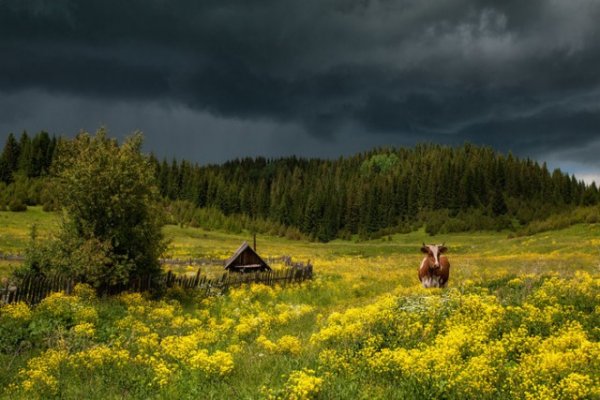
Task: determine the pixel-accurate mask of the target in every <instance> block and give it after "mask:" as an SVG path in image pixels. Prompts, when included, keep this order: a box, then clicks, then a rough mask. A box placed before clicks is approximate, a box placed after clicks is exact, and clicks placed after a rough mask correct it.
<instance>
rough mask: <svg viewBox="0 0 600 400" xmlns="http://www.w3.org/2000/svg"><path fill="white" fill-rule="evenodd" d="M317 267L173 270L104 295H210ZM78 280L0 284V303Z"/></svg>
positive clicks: (303, 274) (290, 279) (281, 281)
mask: <svg viewBox="0 0 600 400" xmlns="http://www.w3.org/2000/svg"><path fill="white" fill-rule="evenodd" d="M312 277H313V267H312V265H311V264H310V263H307V264H306V265H304V264H300V263H296V264H293V265H292V266H290V267H288V268H285V269H281V270H276V271H266V272H257V273H246V274H240V273H229V272H226V273H224V274H223V275H222V276H220V277H218V278H210V279H209V278H208V277H207V276H206V275H201V273H200V270H198V273H197V274H196V275H192V276H190V275H177V274H174V273H173V272H171V271H169V272H167V273H166V274H163V275H162V276H160V277H158V278H154V279H153V278H150V277H138V278H134V279H132V280H131V281H129V282H128V283H126V284H121V285H115V286H111V287H109V288H105V289H103V290H102V293H104V294H116V293H120V292H124V291H130V292H146V291H159V290H163V289H165V288H172V287H181V288H184V289H188V290H198V291H199V292H200V295H203V296H210V295H214V294H219V293H225V292H227V290H228V289H229V288H231V287H237V286H241V285H243V284H247V283H262V284H265V285H271V286H272V285H288V284H291V283H296V282H302V281H305V280H307V279H312ZM77 283H78V281H77V279H75V278H73V277H67V276H63V275H53V276H42V275H33V274H32V275H27V276H26V277H25V278H23V279H22V280H21V281H20V282H19V283H18V284H13V283H10V282H5V283H4V284H3V285H2V286H1V287H0V303H15V302H19V301H23V302H25V303H28V304H36V303H39V302H40V301H41V300H42V299H43V298H44V297H46V296H48V295H49V294H50V293H53V292H60V291H64V292H65V293H67V294H71V293H72V292H73V288H74V287H75V285H76V284H77Z"/></svg>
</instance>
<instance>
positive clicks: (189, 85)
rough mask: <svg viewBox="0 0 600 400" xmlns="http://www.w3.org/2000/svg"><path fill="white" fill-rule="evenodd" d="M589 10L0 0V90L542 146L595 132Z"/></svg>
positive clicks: (536, 3) (576, 4)
mask: <svg viewBox="0 0 600 400" xmlns="http://www.w3.org/2000/svg"><path fill="white" fill-rule="evenodd" d="M599 20H600V3H599V2H597V1H594V0H549V1H546V0H544V1H542V0H529V1H522V0H518V1H517V0H506V1H499V0H497V1H491V0H443V1H442V0H438V1H417V0H379V1H369V0H305V1H292V0H260V1H246V0H239V1H224V0H220V1H200V2H199V1H192V0H188V1H186V0H168V1H167V0H144V1H141V0H137V1H127V2H123V1H120V0H119V1H116V0H104V1H98V0H89V1H75V0H54V1H45V0H31V1H26V2H24V1H20V0H0V55H1V59H2V60H1V61H0V92H4V93H9V94H10V93H20V92H23V91H27V90H30V91H41V92H48V93H56V94H61V95H67V96H71V97H80V98H86V99H104V100H105V101H122V100H130V101H139V102H153V104H158V103H156V102H160V101H165V100H166V101H169V102H171V103H175V104H181V105H182V106H185V107H189V108H191V109H193V110H197V112H199V113H208V114H210V115H213V116H215V117H217V118H219V119H221V120H223V121H225V120H227V119H231V120H236V121H239V120H247V121H254V122H253V123H256V121H259V122H260V123H263V122H265V121H266V122H267V123H274V124H280V125H282V126H287V127H289V126H292V125H294V126H297V127H301V130H302V131H305V132H309V133H311V134H312V135H314V136H315V138H328V140H333V139H332V138H333V137H338V138H339V137H342V136H343V135H344V134H346V135H350V134H352V135H354V136H357V135H359V133H358V132H360V131H362V132H364V135H365V137H367V136H368V135H373V137H374V136H377V137H378V138H380V137H388V141H389V142H391V143H400V142H415V141H418V140H437V141H441V142H444V143H460V142H463V141H464V140H471V141H475V142H482V143H488V144H493V145H497V146H499V147H501V148H503V149H506V150H509V149H512V150H514V151H515V152H521V153H522V154H527V153H532V152H533V153H537V154H550V153H551V152H552V151H554V150H556V149H560V150H564V149H565V147H566V148H573V149H577V148H579V147H581V146H585V145H586V144H587V143H591V142H593V141H594V139H595V138H597V137H598V136H599V134H600V102H599V100H600V74H598V72H597V71H598V70H600V41H599V40H597V38H598V37H600V24H598V23H597V21H599ZM4 113H6V112H4ZM0 117H2V119H4V120H9V119H11V118H13V119H14V118H16V117H14V116H10V115H4V116H1V115H0ZM117 119H118V118H117ZM261 121H262V122H261ZM141 128H142V129H146V128H145V127H144V126H141ZM294 129H296V128H294ZM294 129H292V130H294ZM296 130H297V129H296ZM377 140H379V139H377ZM573 154H575V153H573Z"/></svg>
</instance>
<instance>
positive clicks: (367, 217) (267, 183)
mask: <svg viewBox="0 0 600 400" xmlns="http://www.w3.org/2000/svg"><path fill="white" fill-rule="evenodd" d="M58 140H67V139H61V138H59V139H57V138H56V137H50V135H48V134H47V133H46V132H41V133H39V134H37V135H34V136H33V137H30V136H29V135H27V134H26V133H23V134H22V135H21V137H20V138H19V139H18V140H17V138H16V137H15V136H14V135H9V137H8V139H7V141H6V143H5V145H4V148H3V151H2V155H1V156H0V207H2V208H10V209H12V210H18V209H23V208H24V207H26V206H27V205H34V204H42V205H44V207H45V209H47V210H52V209H54V208H55V207H56V199H54V198H53V195H52V194H53V193H52V179H51V177H52V161H53V157H54V150H55V148H56V146H57V141H58ZM148 166H149V168H153V169H154V170H155V174H156V180H157V185H158V187H159V190H160V192H161V194H162V196H163V198H164V199H165V205H166V207H167V208H168V209H169V210H170V211H171V213H170V214H171V216H172V218H173V222H178V223H184V224H190V225H199V226H204V227H208V228H223V229H232V230H239V229H249V230H255V231H259V232H269V233H275V234H279V235H287V236H290V237H299V236H305V237H309V238H311V239H313V240H319V241H328V240H332V239H334V238H338V237H340V238H351V237H358V238H363V239H367V238H373V237H381V236H385V235H388V234H391V233H395V232H405V231H410V230H414V229H417V228H419V227H422V226H425V228H426V230H427V231H428V232H429V233H431V234H435V233H438V232H456V231H469V230H489V229H494V230H502V229H509V230H519V229H521V230H522V229H523V228H524V227H526V226H527V225H528V224H531V223H538V224H539V222H540V221H544V220H546V219H548V218H549V217H551V216H553V215H554V216H556V215H561V214H564V213H565V212H567V211H569V210H574V209H575V208H577V207H584V206H595V205H597V204H599V202H600V194H599V192H598V188H597V187H596V185H595V184H592V185H585V184H584V183H583V182H582V181H578V180H577V179H576V178H575V177H574V176H570V175H568V174H566V173H563V172H561V171H560V170H554V171H549V170H548V168H547V166H546V164H545V163H543V164H540V163H538V162H536V161H534V160H531V159H521V158H518V157H515V156H513V155H512V154H500V153H498V152H496V151H494V150H493V149H491V148H489V147H481V146H476V145H473V144H464V145H462V146H459V147H448V146H440V145H434V144H421V145H417V146H415V147H414V148H379V149H374V150H372V151H369V152H364V153H360V154H357V155H354V156H351V157H340V158H338V159H335V160H326V159H306V158H298V157H285V158H277V159H267V158H262V157H258V158H244V159H237V160H233V161H229V162H226V163H223V164H220V165H199V164H196V163H192V162H189V161H186V160H159V159H157V158H156V157H155V156H154V155H152V154H151V155H149V157H148ZM355 235H358V236H355Z"/></svg>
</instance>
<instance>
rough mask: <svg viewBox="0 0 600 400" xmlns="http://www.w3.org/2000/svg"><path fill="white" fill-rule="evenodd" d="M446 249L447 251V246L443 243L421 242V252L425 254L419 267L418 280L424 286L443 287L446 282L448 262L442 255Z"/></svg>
mask: <svg viewBox="0 0 600 400" xmlns="http://www.w3.org/2000/svg"><path fill="white" fill-rule="evenodd" d="M446 251H448V248H447V247H446V246H444V245H443V244H441V245H438V244H425V243H423V247H421V252H423V253H425V254H426V256H425V258H424V259H423V261H422V262H421V266H420V267H419V280H420V281H421V283H422V284H423V287H424V288H432V287H440V288H444V287H446V285H447V284H448V277H449V276H450V262H449V261H448V257H446V256H444V255H442V254H443V253H445V252H446Z"/></svg>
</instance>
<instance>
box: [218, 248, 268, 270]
mask: <svg viewBox="0 0 600 400" xmlns="http://www.w3.org/2000/svg"><path fill="white" fill-rule="evenodd" d="M225 269H226V270H228V271H229V272H241V273H244V272H263V271H271V267H269V264H267V263H266V262H265V260H263V259H262V258H261V257H260V256H259V255H258V254H256V251H254V249H253V248H252V247H250V245H249V244H248V242H244V243H242V245H241V246H240V248H239V249H237V250H236V252H235V253H234V254H233V255H232V256H231V257H230V258H229V260H227V261H226V262H225Z"/></svg>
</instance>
